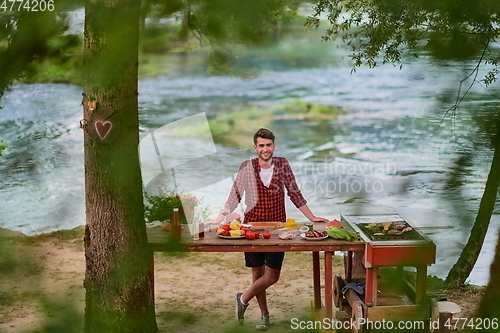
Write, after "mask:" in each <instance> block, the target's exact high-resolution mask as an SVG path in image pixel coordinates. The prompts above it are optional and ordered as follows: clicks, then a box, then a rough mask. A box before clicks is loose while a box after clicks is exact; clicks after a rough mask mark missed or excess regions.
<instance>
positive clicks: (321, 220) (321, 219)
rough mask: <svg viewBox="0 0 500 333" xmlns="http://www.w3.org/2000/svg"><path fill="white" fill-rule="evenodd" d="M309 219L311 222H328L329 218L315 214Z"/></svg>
mask: <svg viewBox="0 0 500 333" xmlns="http://www.w3.org/2000/svg"><path fill="white" fill-rule="evenodd" d="M309 221H311V222H330V220H328V219H325V218H323V217H317V216H313V217H312V218H311V219H309Z"/></svg>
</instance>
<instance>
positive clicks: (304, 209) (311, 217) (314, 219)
mask: <svg viewBox="0 0 500 333" xmlns="http://www.w3.org/2000/svg"><path fill="white" fill-rule="evenodd" d="M299 210H300V211H301V212H302V214H304V216H305V217H307V219H308V220H309V221H311V222H329V220H328V219H325V218H323V217H317V216H315V215H314V214H313V213H312V212H311V209H309V206H307V204H305V205H302V206H300V207H299Z"/></svg>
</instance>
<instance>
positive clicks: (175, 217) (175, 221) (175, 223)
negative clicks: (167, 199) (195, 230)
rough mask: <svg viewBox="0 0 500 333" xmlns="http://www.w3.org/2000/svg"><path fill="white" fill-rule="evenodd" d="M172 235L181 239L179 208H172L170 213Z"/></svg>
mask: <svg viewBox="0 0 500 333" xmlns="http://www.w3.org/2000/svg"><path fill="white" fill-rule="evenodd" d="M172 236H174V237H175V238H177V239H181V223H180V219H179V208H174V212H173V213H172Z"/></svg>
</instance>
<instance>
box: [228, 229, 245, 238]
mask: <svg viewBox="0 0 500 333" xmlns="http://www.w3.org/2000/svg"><path fill="white" fill-rule="evenodd" d="M229 234H230V235H231V237H240V236H245V232H244V231H243V230H239V229H238V230H230V231H229Z"/></svg>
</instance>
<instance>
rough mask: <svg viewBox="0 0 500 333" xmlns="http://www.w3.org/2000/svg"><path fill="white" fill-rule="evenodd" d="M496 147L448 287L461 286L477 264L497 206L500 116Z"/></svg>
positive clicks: (447, 280) (451, 272)
mask: <svg viewBox="0 0 500 333" xmlns="http://www.w3.org/2000/svg"><path fill="white" fill-rule="evenodd" d="M494 149H495V153H494V155H493V160H492V162H491V168H490V172H489V174H488V179H487V180H486V186H485V189H484V193H483V197H482V198H481V203H480V204H479V211H478V213H477V216H476V221H475V222H474V226H473V227H472V230H471V233H470V236H469V240H468V241H467V244H466V245H465V247H464V248H463V250H462V253H461V254H460V257H459V258H458V260H457V262H456V263H455V265H453V267H452V269H451V270H450V272H449V273H448V276H447V277H446V281H445V286H446V287H447V288H456V287H460V286H462V285H463V284H464V283H465V281H466V280H467V278H468V277H469V275H470V273H471V271H472V269H473V268H474V265H475V264H476V261H477V258H478V257H479V253H480V252H481V248H482V247H483V243H484V238H485V237H486V232H487V231H488V226H489V224H490V219H491V214H492V213H493V209H494V208H495V201H496V197H497V191H498V186H499V185H500V172H499V171H498V170H500V118H499V121H498V123H497V128H496V134H495V138H494Z"/></svg>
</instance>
